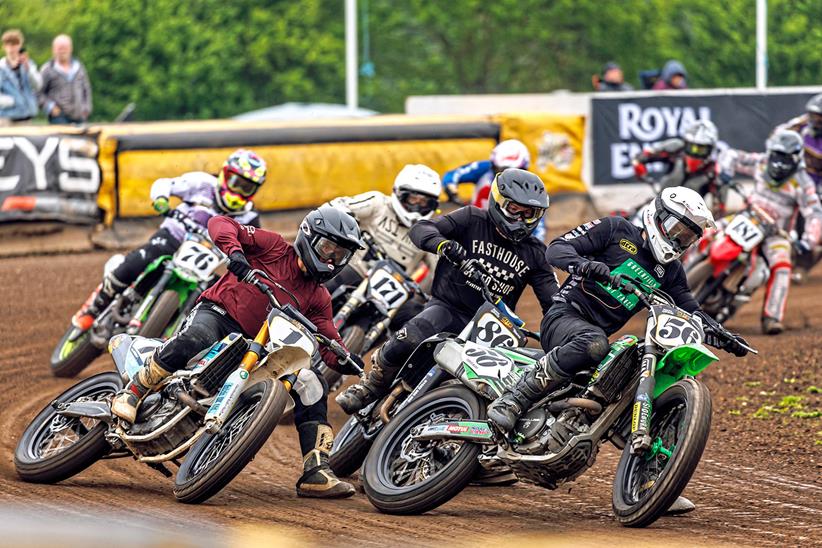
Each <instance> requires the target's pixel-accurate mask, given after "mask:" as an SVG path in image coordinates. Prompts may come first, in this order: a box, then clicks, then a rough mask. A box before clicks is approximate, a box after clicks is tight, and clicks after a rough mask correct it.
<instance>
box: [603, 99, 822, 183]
mask: <svg viewBox="0 0 822 548" xmlns="http://www.w3.org/2000/svg"><path fill="white" fill-rule="evenodd" d="M813 94H814V93H811V92H808V93H774V92H769V93H768V94H761V93H743V94H716V95H696V94H694V95H686V94H676V93H668V94H664V95H650V94H648V93H644V94H641V95H637V96H634V97H631V96H626V95H625V94H619V96H618V97H614V98H610V97H594V98H593V99H592V100H591V101H592V103H591V117H592V118H591V123H592V133H593V135H592V139H593V142H592V148H593V161H594V165H593V167H594V176H593V183H594V184H595V185H607V184H615V183H624V182H631V181H632V180H633V178H634V170H633V167H632V165H631V159H632V158H633V157H634V156H635V155H636V154H637V153H638V152H639V151H640V150H641V149H642V146H643V145H645V144H647V143H653V142H657V141H662V140H665V139H669V138H672V137H678V136H679V135H680V134H681V133H682V131H683V129H684V128H686V127H687V126H688V125H689V124H690V123H691V122H693V121H694V120H696V119H708V120H711V121H712V122H713V123H714V124H716V127H717V128H718V129H719V139H720V146H721V147H722V146H725V145H727V146H730V147H732V148H739V149H743V150H748V151H762V150H764V148H765V140H766V139H767V138H768V135H770V133H771V132H772V131H773V128H774V127H775V126H777V125H779V124H782V123H784V122H786V121H788V120H790V119H791V118H793V117H794V116H797V115H799V114H801V113H802V112H803V111H804V107H805V103H806V102H807V100H808V99H809V98H810V97H811V96H812V95H813Z"/></svg>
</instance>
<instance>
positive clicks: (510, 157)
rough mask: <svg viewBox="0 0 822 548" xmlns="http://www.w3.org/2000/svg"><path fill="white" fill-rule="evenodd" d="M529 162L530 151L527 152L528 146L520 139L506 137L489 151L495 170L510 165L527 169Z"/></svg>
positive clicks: (500, 169) (506, 167) (507, 167)
mask: <svg viewBox="0 0 822 548" xmlns="http://www.w3.org/2000/svg"><path fill="white" fill-rule="evenodd" d="M530 164H531V153H529V152H528V147H526V146H525V145H524V144H523V142H522V141H517V140H516V139H506V140H505V141H502V142H501V143H499V144H498V145H497V146H495V147H494V150H492V151H491V165H492V166H493V168H494V170H495V171H497V172H500V171H502V170H505V169H509V168H512V167H515V168H517V169H528V166H529V165H530Z"/></svg>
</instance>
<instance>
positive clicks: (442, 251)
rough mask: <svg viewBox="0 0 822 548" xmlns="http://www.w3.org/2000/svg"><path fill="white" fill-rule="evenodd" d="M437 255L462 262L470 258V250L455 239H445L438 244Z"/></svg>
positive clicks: (458, 262)
mask: <svg viewBox="0 0 822 548" xmlns="http://www.w3.org/2000/svg"><path fill="white" fill-rule="evenodd" d="M437 255H439V256H440V257H445V258H446V259H448V260H449V261H451V262H452V263H454V264H460V263H462V262H463V261H464V260H465V259H467V258H468V252H467V251H465V248H464V247H462V246H461V245H460V244H459V242H455V241H454V240H445V241H444V242H441V243H440V245H438V246H437Z"/></svg>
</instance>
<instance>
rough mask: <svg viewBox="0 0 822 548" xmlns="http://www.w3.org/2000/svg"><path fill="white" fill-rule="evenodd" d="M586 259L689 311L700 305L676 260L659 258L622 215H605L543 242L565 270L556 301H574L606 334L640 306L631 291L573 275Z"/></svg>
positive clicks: (617, 326)
mask: <svg viewBox="0 0 822 548" xmlns="http://www.w3.org/2000/svg"><path fill="white" fill-rule="evenodd" d="M586 259H590V260H593V261H599V262H602V263H605V264H606V265H608V267H609V268H610V269H611V273H613V274H626V275H629V276H631V277H633V278H638V279H640V280H642V281H643V282H644V283H646V284H648V285H650V286H652V287H657V288H660V289H662V290H663V291H665V292H666V293H668V294H669V295H670V296H671V297H672V298H673V299H674V301H675V302H676V304H677V306H679V307H680V308H682V309H683V310H686V311H688V312H693V311H695V310H697V309H699V305H698V304H697V302H696V300H694V298H693V296H692V295H691V292H690V290H689V289H688V282H687V280H686V278H685V271H684V270H683V268H682V265H681V264H680V262H679V261H673V262H670V263H668V264H664V265H663V264H660V263H658V262H657V260H656V259H655V258H654V255H653V253H652V252H651V250H650V248H649V247H648V246H647V245H646V244H645V240H644V238H643V237H642V229H641V228H638V227H636V226H634V225H633V224H631V223H630V221H628V220H626V219H623V218H622V217H605V218H604V219H597V220H594V221H591V222H590V223H585V224H583V225H580V226H578V227H576V228H575V229H574V230H572V231H570V232H568V233H567V234H565V235H564V236H560V237H559V238H556V239H555V240H554V241H552V242H551V244H550V245H549V246H548V261H549V262H550V263H551V264H552V265H554V266H556V267H557V268H561V269H562V270H565V271H567V272H569V273H571V276H569V277H568V279H567V280H565V283H563V284H562V287H560V289H559V292H557V294H556V295H555V296H554V300H555V301H557V302H563V303H571V304H573V305H575V306H576V307H577V308H578V309H579V310H580V312H581V313H582V314H583V315H584V316H586V317H587V319H588V320H589V321H590V322H591V323H593V324H595V325H598V326H599V327H601V328H602V329H604V330H605V332H606V333H607V334H608V335H610V334H612V333H614V332H615V331H617V330H618V329H620V328H621V327H622V326H623V325H625V323H626V322H627V321H628V320H629V319H630V318H631V317H632V316H633V315H634V314H635V313H636V312H638V311H639V310H640V308H639V306H638V301H639V300H638V299H637V297H636V296H635V295H625V294H624V293H622V292H620V291H616V290H614V289H611V288H610V287H608V286H607V285H606V284H602V283H599V282H594V281H592V280H587V279H584V278H582V277H580V276H577V275H574V269H575V267H576V266H577V265H578V264H579V263H581V262H584V261H585V260H586Z"/></svg>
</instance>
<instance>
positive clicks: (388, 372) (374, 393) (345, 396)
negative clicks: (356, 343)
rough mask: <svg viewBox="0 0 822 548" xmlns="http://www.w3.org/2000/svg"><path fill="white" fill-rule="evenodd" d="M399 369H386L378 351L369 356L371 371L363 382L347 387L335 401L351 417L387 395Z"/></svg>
mask: <svg viewBox="0 0 822 548" xmlns="http://www.w3.org/2000/svg"><path fill="white" fill-rule="evenodd" d="M399 369H400V368H399V367H386V366H385V365H384V364H383V363H382V359H381V358H380V351H379V349H378V350H376V351H375V352H374V353H373V354H372V355H371V371H369V372H368V376H366V378H365V380H364V381H362V382H360V383H358V384H352V385H351V386H349V387H348V388H347V389H346V390H345V391H344V392H343V393H341V394H339V395H338V396H337V397H336V398H335V400H336V402H337V403H338V404H339V406H340V407H342V410H343V411H345V412H346V413H348V414H349V415H353V414H354V413H356V412H357V411H359V410H360V409H362V408H363V407H365V406H366V405H368V404H369V403H371V402H375V401H377V400H378V399H380V398H381V397H383V396H384V395H386V394H387V393H388V389H389V388H391V383H392V382H394V377H396V376H397V371H399Z"/></svg>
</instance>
